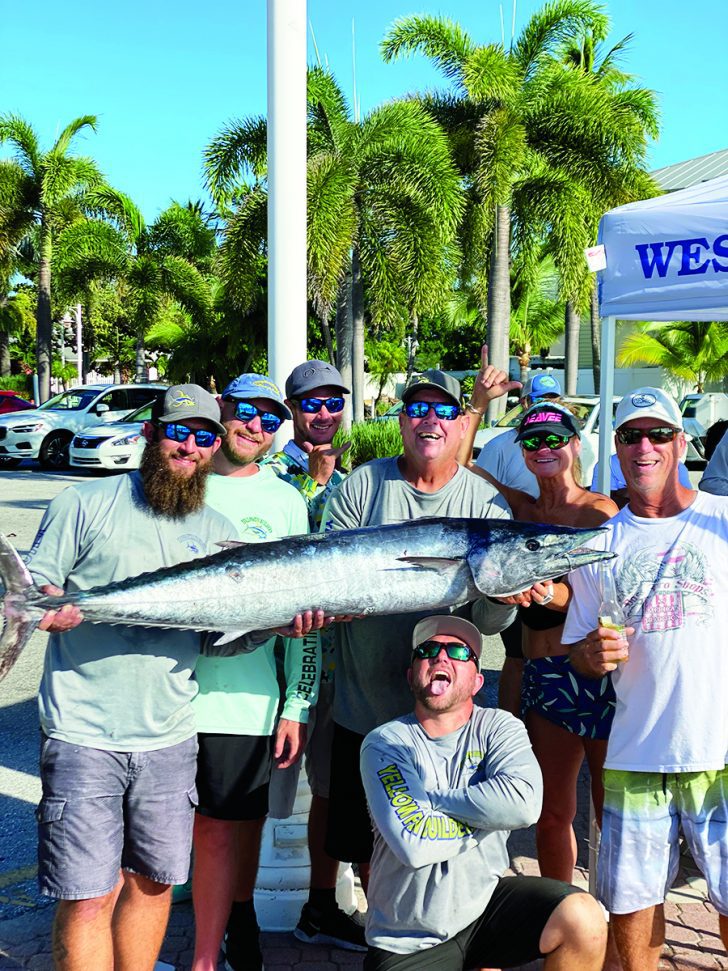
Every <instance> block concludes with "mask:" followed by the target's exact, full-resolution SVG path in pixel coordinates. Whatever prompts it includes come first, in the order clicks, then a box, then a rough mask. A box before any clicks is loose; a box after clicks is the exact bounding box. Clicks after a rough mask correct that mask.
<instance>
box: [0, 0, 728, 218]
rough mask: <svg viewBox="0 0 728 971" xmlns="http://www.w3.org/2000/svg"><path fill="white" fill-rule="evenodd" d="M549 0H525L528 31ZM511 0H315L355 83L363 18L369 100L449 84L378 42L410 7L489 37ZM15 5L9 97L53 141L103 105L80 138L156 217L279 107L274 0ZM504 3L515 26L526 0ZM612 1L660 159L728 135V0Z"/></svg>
mask: <svg viewBox="0 0 728 971" xmlns="http://www.w3.org/2000/svg"><path fill="white" fill-rule="evenodd" d="M540 5H541V3H540V0H518V3H517V9H516V31H518V28H519V26H521V25H523V24H524V23H525V21H526V20H527V19H528V17H529V16H530V15H531V14H532V13H533V12H534V11H535V10H536V9H538V7H539V6H540ZM499 7H500V4H499V2H498V0H449V2H448V3H441V2H440V3H438V2H434V0H433V2H430V0H366V3H354V2H351V0H309V2H308V16H309V20H310V22H311V26H312V29H313V32H314V34H315V37H316V41H317V45H318V49H319V53H320V55H321V57H322V59H325V60H326V61H327V62H328V64H329V66H330V67H331V68H332V69H333V70H334V72H335V73H336V75H337V77H338V78H339V80H340V82H341V84H342V85H343V87H344V89H345V90H346V91H347V93H348V94H349V95H351V89H352V20H353V21H354V23H355V33H356V64H357V87H358V94H359V100H360V102H361V106H362V110H363V111H364V112H366V111H367V110H370V109H371V108H373V107H375V106H376V105H377V104H379V103H381V102H382V101H385V100H388V99H391V98H395V97H398V96H400V95H402V94H405V93H408V92H413V91H418V90H423V89H425V88H427V87H442V86H443V82H442V81H441V80H440V78H439V76H438V74H437V73H436V72H435V71H434V69H432V68H430V66H429V64H428V63H427V62H426V60H425V59H424V58H422V57H415V58H412V59H410V60H408V61H405V62H401V63H397V64H393V65H385V64H384V63H383V62H382V61H381V58H380V56H379V52H378V45H379V42H380V41H381V39H382V37H383V36H384V34H385V32H386V30H387V28H388V26H389V25H390V24H391V23H392V21H393V20H394V19H395V18H397V17H400V16H405V15H407V14H413V13H430V14H442V15H445V16H448V17H451V18H452V19H454V20H457V21H458V22H459V23H460V24H461V25H462V27H463V28H464V29H466V30H467V31H468V32H469V33H470V34H471V36H472V37H473V38H474V39H475V40H476V41H478V42H489V41H493V40H500V36H501V27H500V13H499ZM3 8H4V11H5V16H4V17H3V18H2V19H3V28H4V32H5V43H4V44H3V46H2V55H1V56H0V112H6V111H14V112H18V113H20V114H21V115H23V116H24V117H25V118H26V119H27V120H28V121H29V122H30V123H31V124H32V125H33V126H34V127H35V128H36V130H37V131H38V132H39V134H40V137H41V141H42V144H43V145H47V144H48V143H49V142H50V141H51V140H52V138H53V137H54V136H55V135H56V134H57V133H58V131H59V130H60V129H61V128H62V127H63V126H64V125H65V124H67V123H68V121H69V120H70V119H72V118H74V117H76V116H77V115H82V114H96V115H98V118H99V128H98V132H97V133H96V134H93V133H90V134H89V135H88V136H87V137H85V139H84V140H83V141H82V142H81V141H79V143H78V144H79V150H81V151H83V152H84V153H85V154H89V155H92V156H93V157H94V158H96V160H97V161H98V163H99V165H100V166H101V168H102V170H103V171H104V172H105V174H106V176H107V177H108V179H109V181H110V182H111V183H112V184H114V185H116V186H117V187H118V188H120V189H123V190H124V191H126V192H128V193H129V194H130V195H131V196H132V198H133V199H134V200H135V201H136V202H137V204H138V205H139V206H140V207H141V208H142V210H143V212H144V214H145V216H146V218H147V219H149V220H151V219H153V218H154V217H155V215H156V214H157V213H158V212H159V211H160V210H161V209H163V208H164V207H165V206H166V205H168V204H169V202H170V201H171V200H172V199H178V200H180V201H182V202H184V201H186V200H187V199H188V198H192V199H195V198H199V197H201V196H202V194H203V192H202V176H201V169H202V162H201V158H202V150H203V148H204V146H205V145H206V144H207V143H208V142H209V140H210V139H211V138H212V137H213V136H214V135H215V134H216V133H217V132H218V131H219V130H220V128H221V127H222V126H223V125H224V124H225V123H226V122H227V121H229V120H230V119H232V118H236V117H243V116H245V115H255V114H261V113H264V112H265V97H266V91H265V88H266V67H265V49H266V21H265V17H266V4H265V0H246V2H241V0H235V2H233V0H217V2H216V3H211V4H209V5H208V4H200V3H199V2H197V0H176V2H174V3H173V2H171V0H145V2H141V0H126V2H125V3H124V4H90V3H88V0H64V2H63V3H59V2H58V0H52V2H51V0H37V2H36V3H35V4H34V5H33V7H32V12H31V13H26V14H25V15H24V16H23V17H22V18H18V17H16V15H15V13H13V14H12V16H11V8H10V3H9V0H2V2H1V3H0V11H2V10H3ZM503 8H504V19H505V21H506V41H508V40H509V38H510V22H511V14H512V6H511V0H504V2H503ZM608 10H609V13H610V15H611V18H612V33H611V35H610V39H611V40H612V42H614V41H616V40H618V39H619V38H621V37H623V36H624V35H625V34H627V33H629V32H633V33H634V34H635V38H634V40H633V42H632V45H631V47H630V50H629V53H628V55H627V57H626V58H625V60H624V62H623V66H624V68H625V69H626V70H628V71H630V72H632V73H634V74H636V75H638V77H639V78H640V80H641V83H642V84H643V85H645V86H647V87H651V88H653V89H654V90H656V91H657V92H658V93H659V95H660V104H661V110H662V121H663V134H662V137H661V139H660V141H659V142H658V143H657V144H655V145H654V146H653V147H652V148H651V151H650V162H651V165H652V166H654V167H658V166H662V165H669V164H671V163H673V162H679V161H683V160H684V159H687V158H691V157H694V156H697V155H703V154H706V153H707V152H711V151H715V150H717V149H721V148H726V147H728V99H726V95H725V90H726V86H725V70H724V58H725V51H726V49H727V48H728V4H727V3H726V0H702V2H700V3H698V2H695V0H693V2H685V0H659V2H658V0H611V2H610V3H609V4H608ZM24 30H25V31H27V36H26V37H25V39H23V37H22V33H23V31H24ZM310 37H311V35H310V33H309V61H310V62H312V61H313V57H314V54H313V46H312V43H311V39H310Z"/></svg>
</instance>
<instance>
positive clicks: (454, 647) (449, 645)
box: [412, 641, 478, 666]
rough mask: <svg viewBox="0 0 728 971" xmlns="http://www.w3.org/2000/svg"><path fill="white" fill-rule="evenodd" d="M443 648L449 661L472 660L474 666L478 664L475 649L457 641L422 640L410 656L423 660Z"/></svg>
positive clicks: (435, 655)
mask: <svg viewBox="0 0 728 971" xmlns="http://www.w3.org/2000/svg"><path fill="white" fill-rule="evenodd" d="M443 648H444V649H445V653H446V654H447V656H448V657H449V658H450V660H451V661H472V662H473V663H474V664H475V665H476V666H477V664H478V655H477V654H476V653H475V651H473V650H472V648H470V647H468V645H467V644H461V643H460V642H459V641H423V642H422V644H418V645H417V647H416V648H415V649H414V650H413V651H412V657H416V658H419V659H420V660H421V661H424V660H427V659H428V658H433V657H437V655H438V654H439V653H440V651H441V650H442V649H443Z"/></svg>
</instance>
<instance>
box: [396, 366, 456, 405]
mask: <svg viewBox="0 0 728 971" xmlns="http://www.w3.org/2000/svg"><path fill="white" fill-rule="evenodd" d="M425 388H434V389H435V390H436V391H444V392H445V394H446V395H447V396H448V398H452V400H453V401H454V402H455V404H456V405H460V382H459V381H458V380H457V379H456V378H454V377H453V376H452V375H451V374H445V372H444V371H438V370H436V369H435V368H432V369H431V370H429V371H423V372H422V374H413V375H412V377H411V378H410V379H409V381H408V382H407V387H406V388H405V389H404V391H403V392H402V401H404V403H405V404H407V402H408V401H409V400H410V398H411V397H412V396H413V395H414V394H416V392H418V391H424V389H425Z"/></svg>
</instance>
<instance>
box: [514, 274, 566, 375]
mask: <svg viewBox="0 0 728 971" xmlns="http://www.w3.org/2000/svg"><path fill="white" fill-rule="evenodd" d="M511 295H512V311H511V327H510V339H511V351H512V353H513V354H515V356H516V357H517V358H518V364H519V366H520V368H521V374H520V379H519V380H520V381H521V383H522V384H523V383H525V382H526V380H527V379H528V372H529V370H530V367H531V357H532V355H533V354H534V352H535V351H536V350H538V351H540V352H542V351H543V350H545V349H546V348H550V347H551V345H552V344H554V343H555V342H556V341H557V340H558V338H559V337H561V335H562V334H563V332H564V302H563V300H559V275H558V273H557V271H556V267H555V265H554V261H553V258H552V257H550V256H549V255H544V256H543V257H542V259H541V260H539V262H538V266H537V268H536V271H535V273H532V274H529V275H525V274H523V275H519V274H518V272H515V273H514V279H513V283H512V288H511Z"/></svg>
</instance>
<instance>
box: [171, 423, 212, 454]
mask: <svg viewBox="0 0 728 971" xmlns="http://www.w3.org/2000/svg"><path fill="white" fill-rule="evenodd" d="M162 433H163V435H164V437H165V438H169V439H171V440H172V441H173V442H186V441H187V439H188V438H189V437H190V435H193V436H194V439H195V445H198V446H199V447H200V448H209V447H210V446H211V445H214V443H215V439H216V438H217V432H209V431H208V430H207V429H206V428H196V429H195V430H194V431H193V430H192V429H191V428H190V427H189V426H188V425H178V424H177V423H176V422H173V421H170V422H168V423H167V424H165V425H162Z"/></svg>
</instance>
